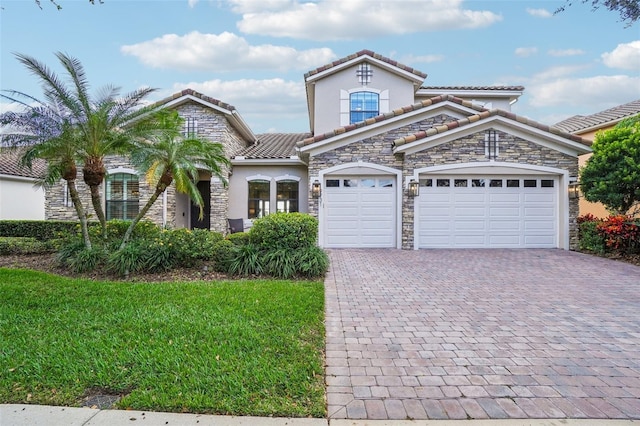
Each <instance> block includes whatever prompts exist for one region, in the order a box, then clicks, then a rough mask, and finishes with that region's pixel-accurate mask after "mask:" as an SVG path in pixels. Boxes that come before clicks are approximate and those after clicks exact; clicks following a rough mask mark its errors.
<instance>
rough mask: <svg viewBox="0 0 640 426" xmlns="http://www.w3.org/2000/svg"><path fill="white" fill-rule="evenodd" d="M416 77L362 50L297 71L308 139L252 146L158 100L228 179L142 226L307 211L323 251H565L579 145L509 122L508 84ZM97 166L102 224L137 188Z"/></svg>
mask: <svg viewBox="0 0 640 426" xmlns="http://www.w3.org/2000/svg"><path fill="white" fill-rule="evenodd" d="M425 78H426V74H424V73H422V72H420V71H418V70H415V69H412V68H409V67H406V66H404V65H402V64H399V63H397V62H395V61H393V60H391V59H389V58H386V57H383V56H381V55H378V54H376V53H374V52H371V51H367V50H363V51H360V52H358V53H355V54H353V55H350V56H348V57H345V58H343V59H340V60H338V61H335V62H333V63H331V64H328V65H326V66H324V67H321V68H318V69H315V70H313V71H310V72H308V73H307V74H305V76H304V79H305V86H306V93H307V107H308V111H309V124H310V132H308V133H294V134H290V133H287V134H283V133H273V134H258V135H256V134H254V133H253V132H252V131H251V129H250V128H249V127H248V126H247V124H246V123H245V122H244V120H242V118H241V117H240V115H239V114H238V113H237V111H236V109H235V108H234V107H232V106H231V105H228V104H225V103H223V102H221V101H219V100H216V99H213V98H210V97H208V96H205V95H202V94H200V93H197V92H194V91H193V90H189V89H187V90H184V91H182V92H180V93H177V94H175V95H174V96H172V97H170V98H168V99H164V100H162V101H160V102H158V103H157V104H156V106H157V107H158V108H173V109H176V110H177V111H178V112H179V113H180V115H181V116H183V117H184V118H185V132H187V133H189V132H193V133H197V134H198V135H199V136H201V137H206V138H208V139H210V140H212V141H217V142H221V143H222V144H223V145H224V147H225V152H226V153H227V155H228V156H229V158H230V160H231V168H230V169H229V170H228V175H229V185H228V187H227V188H225V187H224V186H223V184H222V182H220V181H219V180H217V179H215V178H212V177H211V176H209V175H208V174H206V173H202V174H201V176H200V181H199V183H198V185H199V187H200V188H201V191H202V193H203V195H205V197H204V198H205V200H206V203H208V204H207V205H206V206H205V217H204V220H198V218H197V209H195V208H192V206H191V205H190V202H189V200H188V198H187V197H186V196H182V195H178V196H176V195H175V193H174V192H173V190H170V191H168V193H167V195H166V196H165V197H164V199H162V200H161V201H160V200H159V201H158V202H157V205H156V206H154V209H153V210H152V211H151V212H150V213H149V216H148V217H149V218H150V219H152V220H155V221H156V222H158V223H161V224H164V225H166V226H170V227H190V228H195V227H204V228H210V229H212V230H216V231H221V232H225V231H226V230H227V224H226V220H227V218H243V219H244V220H245V222H246V224H247V226H248V225H249V224H250V223H251V220H253V219H255V218H259V217H262V216H263V215H265V214H268V213H274V212H281V211H282V212H296V211H299V212H308V213H310V214H312V215H314V216H316V217H317V218H318V220H319V224H320V228H319V243H320V245H321V246H322V247H326V248H338V247H391V248H404V249H417V248H433V247H481V248H484V247H550V248H563V249H569V248H570V247H575V243H576V241H575V230H576V228H575V218H576V216H577V207H578V206H577V200H575V199H571V200H570V199H569V197H568V184H569V182H571V181H575V180H576V179H577V174H578V156H579V155H581V154H586V153H588V152H590V149H589V147H588V146H587V145H585V144H584V143H583V142H584V141H583V140H582V139H581V138H580V137H577V136H574V135H571V134H569V133H565V132H561V131H559V130H558V129H554V128H550V127H549V126H544V125H541V124H539V123H536V122H533V121H531V120H528V119H526V118H523V117H519V116H516V115H514V114H512V113H511V112H510V105H511V104H513V103H514V102H516V101H517V99H518V97H519V96H520V95H521V94H522V92H523V90H524V88H523V87H521V86H513V87H511V86H509V87H504V86H500V87H495V86H491V87H464V86H463V87H428V86H423V85H422V84H423V82H424V80H425ZM489 108H490V109H489ZM107 167H108V169H109V170H108V178H107V181H106V185H105V199H106V211H107V216H108V217H109V218H118V217H119V218H129V217H132V216H133V214H135V212H137V209H138V208H139V206H140V203H141V201H142V200H146V199H147V197H148V195H149V193H150V189H149V188H148V186H147V185H146V184H145V183H144V182H142V181H140V180H139V178H138V175H137V174H136V173H135V171H134V170H133V169H132V168H131V165H129V164H127V163H126V161H124V160H123V159H121V158H120V159H118V158H110V159H108V161H107ZM63 194H64V188H63V187H62V186H60V187H59V188H56V189H55V190H53V191H50V192H49V193H48V194H47V218H62V217H67V218H72V217H73V209H72V208H69V207H63V206H62V205H61V200H63ZM570 236H571V237H570Z"/></svg>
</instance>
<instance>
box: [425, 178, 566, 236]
mask: <svg viewBox="0 0 640 426" xmlns="http://www.w3.org/2000/svg"><path fill="white" fill-rule="evenodd" d="M416 202H417V203H418V204H417V206H418V212H417V221H416V224H415V226H416V232H417V233H418V247H419V248H436V247H461V248H462V247H469V248H471V247H496V248H497V247H514V248H516V247H526V248H553V247H558V180H557V179H556V178H552V177H535V176H520V177H518V176H512V177H501V176H491V177H476V176H474V177H465V176H437V177H436V176H434V177H430V178H423V179H420V196H419V197H418V199H417V201H416Z"/></svg>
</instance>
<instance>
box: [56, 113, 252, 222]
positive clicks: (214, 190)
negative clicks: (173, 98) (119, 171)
mask: <svg viewBox="0 0 640 426" xmlns="http://www.w3.org/2000/svg"><path fill="white" fill-rule="evenodd" d="M177 111H178V113H179V114H180V115H181V116H182V117H184V118H196V119H197V120H198V136H199V137H202V138H205V139H207V140H210V141H212V142H220V143H222V144H223V146H224V150H225V154H226V156H227V157H228V158H230V157H232V156H234V155H236V154H237V153H238V152H240V151H241V150H242V149H244V148H245V146H246V142H245V140H244V139H243V138H242V136H241V135H240V134H239V133H238V132H237V131H236V130H235V129H234V128H233V127H232V126H231V125H230V124H229V122H228V120H227V118H226V117H225V116H224V114H222V113H218V112H216V111H214V110H212V109H210V108H206V107H203V106H202V105H200V104H197V103H187V104H184V105H181V106H179V107H177ZM105 167H106V168H107V170H113V169H116V168H118V167H124V168H130V169H133V168H134V167H133V165H132V164H131V163H129V161H128V160H127V159H126V158H123V157H116V156H111V157H107V158H105ZM229 170H230V166H229V167H225V168H224V171H223V176H225V178H227V176H228V174H229ZM76 184H77V186H78V191H79V193H80V196H81V198H82V200H83V204H84V206H85V208H86V209H87V213H88V214H89V219H90V220H91V219H94V220H95V213H94V211H93V207H92V206H91V197H90V194H89V189H88V187H87V186H86V185H85V184H84V182H83V181H82V171H81V167H79V171H78V180H77V181H76ZM64 190H65V184H64V182H63V181H61V183H60V184H58V185H55V186H54V187H52V188H50V189H48V190H47V191H46V196H45V217H46V219H50V220H77V216H76V211H75V209H74V208H73V206H70V207H66V206H65V205H64V203H63V201H64ZM101 191H102V193H103V194H104V185H102V187H101ZM152 192H153V188H150V187H149V185H147V184H146V182H145V180H144V176H141V177H140V207H141V208H142V206H143V205H144V203H145V202H146V201H147V200H148V199H149V197H150V196H151V194H152ZM228 192H229V191H228V188H227V187H226V186H225V185H224V184H223V182H222V181H220V180H219V179H217V178H215V177H214V178H213V179H212V182H211V230H214V231H217V232H223V233H224V232H226V231H227V209H228V204H229V194H228ZM166 197H167V217H166V220H167V226H169V227H175V224H176V211H177V206H176V197H175V189H174V186H173V185H172V186H171V187H169V188H168V189H167V196H166ZM103 201H104V198H103ZM162 215H163V197H162V196H161V197H159V198H158V200H157V201H156V202H155V204H154V205H153V206H152V207H151V209H150V210H149V212H148V213H147V215H146V216H145V219H148V220H151V221H153V222H154V223H157V224H158V225H162Z"/></svg>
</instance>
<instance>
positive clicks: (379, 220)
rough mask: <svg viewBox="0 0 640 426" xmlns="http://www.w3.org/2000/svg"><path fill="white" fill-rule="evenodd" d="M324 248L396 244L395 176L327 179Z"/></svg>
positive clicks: (324, 193)
mask: <svg viewBox="0 0 640 426" xmlns="http://www.w3.org/2000/svg"><path fill="white" fill-rule="evenodd" d="M322 202H323V206H322V208H323V209H324V211H323V215H322V220H323V222H324V223H323V224H322V225H323V226H322V228H323V232H324V244H323V246H324V247H329V248H339V247H396V220H397V218H396V178H395V177H393V176H389V177H386V176H385V177H380V176H331V177H325V178H324V184H323V193H322Z"/></svg>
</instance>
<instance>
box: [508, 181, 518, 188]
mask: <svg viewBox="0 0 640 426" xmlns="http://www.w3.org/2000/svg"><path fill="white" fill-rule="evenodd" d="M519 187H520V179H507V188H519Z"/></svg>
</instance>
